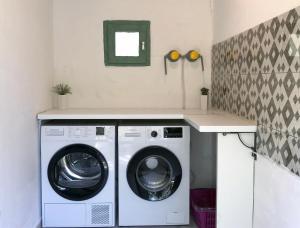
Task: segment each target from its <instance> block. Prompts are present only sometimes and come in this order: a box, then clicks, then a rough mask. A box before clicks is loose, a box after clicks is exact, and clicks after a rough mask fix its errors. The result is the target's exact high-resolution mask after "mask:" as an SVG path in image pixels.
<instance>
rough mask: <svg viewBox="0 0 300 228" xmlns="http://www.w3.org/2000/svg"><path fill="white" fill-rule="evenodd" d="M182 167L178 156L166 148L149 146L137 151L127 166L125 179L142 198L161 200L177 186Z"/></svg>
mask: <svg viewBox="0 0 300 228" xmlns="http://www.w3.org/2000/svg"><path fill="white" fill-rule="evenodd" d="M181 177H182V168H181V165H180V162H179V160H178V158H177V157H176V156H175V155H174V154H173V153H172V152H171V151H169V150H168V149H166V148H163V147H160V146H150V147H146V148H143V149H141V150H140V151H138V152H137V153H136V154H135V155H134V156H133V157H132V159H131V160H130V162H129V164H128V167H127V181H128V184H129V186H130V188H131V189H132V191H133V192H134V193H135V194H136V195H137V196H139V197H140V198H142V199H145V200H148V201H161V200H164V199H167V198H168V197H170V196H171V195H172V194H173V193H174V192H175V191H176V190H177V188H178V187H179V185H180V182H181Z"/></svg>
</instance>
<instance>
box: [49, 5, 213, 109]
mask: <svg viewBox="0 0 300 228" xmlns="http://www.w3.org/2000/svg"><path fill="white" fill-rule="evenodd" d="M113 19H121V20H122V19H125V20H141V19H142V20H150V21H151V46H152V48H151V66H150V67H105V66H104V59H103V56H104V55H103V41H102V39H103V34H102V30H103V28H102V22H103V20H113ZM211 44H212V16H211V8H210V0H201V1H199V0H185V1H181V0H176V1H175V0H163V1H149V0H126V1H124V0H88V1H86V0H54V65H55V82H60V81H63V82H67V83H69V84H70V85H71V86H72V87H73V91H74V93H73V95H72V96H71V97H70V103H69V104H70V106H71V107H101V108H107V107H108V108H119V107H126V108H131V107H134V108H142V107H155V108H180V107H181V86H180V71H181V70H180V64H178V63H176V64H172V67H169V74H168V75H167V76H165V75H164V68H163V56H164V55H165V54H166V53H167V52H168V51H170V50H172V49H174V48H175V49H178V50H180V51H181V52H182V53H186V52H187V51H188V50H189V49H199V50H200V51H201V52H202V54H203V55H204V60H205V68H206V72H205V76H206V82H207V83H208V84H210V51H211ZM202 78H203V75H202V72H201V65H200V63H199V62H198V63H194V64H190V63H187V64H186V81H187V88H188V89H187V93H188V95H187V107H188V108H192V107H199V106H200V92H199V89H200V87H201V84H202V83H203V82H202Z"/></svg>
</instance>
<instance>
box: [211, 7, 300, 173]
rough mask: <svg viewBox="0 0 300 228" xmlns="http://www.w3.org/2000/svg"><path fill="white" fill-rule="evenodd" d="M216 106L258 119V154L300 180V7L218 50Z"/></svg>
mask: <svg viewBox="0 0 300 228" xmlns="http://www.w3.org/2000/svg"><path fill="white" fill-rule="evenodd" d="M212 105H213V107H215V108H218V109H222V110H224V111H228V112H231V113H235V114H237V115H239V116H243V117H246V118H248V119H252V120H257V122H258V134H257V150H258V152H259V153H260V154H262V155H264V156H266V157H269V158H271V159H272V160H273V161H275V162H276V163H278V164H280V165H283V166H285V167H288V168H289V169H290V170H291V171H292V172H293V173H296V174H297V175H300V7H298V8H296V9H292V10H290V11H289V12H287V13H285V14H282V15H280V16H278V17H275V18H273V19H271V20H269V21H266V22H265V23H261V24H260V25H258V26H256V27H254V28H252V29H249V30H247V31H245V32H243V33H241V34H238V35H236V36H234V37H231V38H230V39H228V40H226V41H224V42H221V43H218V44H216V45H214V46H213V49H212Z"/></svg>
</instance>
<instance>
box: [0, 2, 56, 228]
mask: <svg viewBox="0 0 300 228" xmlns="http://www.w3.org/2000/svg"><path fill="white" fill-rule="evenodd" d="M51 14H52V13H51V5H50V1H48V0H27V1H24V0H1V7H0V126H1V130H0V167H1V182H0V227H3V228H4V227H5V228H19V227H22V228H33V227H35V226H36V225H37V224H38V223H39V221H40V197H39V196H40V187H39V186H40V185H39V176H40V170H39V144H38V128H37V121H36V114H37V113H38V112H40V111H43V110H45V109H47V108H50V107H51V96H50V93H49V89H50V86H51V85H52V78H51V77H52V73H51V71H52V56H51V49H52V48H51V45H49V44H51V36H52V35H51Z"/></svg>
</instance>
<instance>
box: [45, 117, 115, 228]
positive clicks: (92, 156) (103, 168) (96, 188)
mask: <svg viewBox="0 0 300 228" xmlns="http://www.w3.org/2000/svg"><path fill="white" fill-rule="evenodd" d="M41 173H42V174H41V178H42V226H43V227H108V226H114V224H115V218H114V217H115V126H112V125H109V126H108V125H100V124H97V123H86V124H81V125H80V124H79V123H61V122H60V123H57V122H55V121H54V122H51V123H48V124H45V125H44V126H42V127H41Z"/></svg>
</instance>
